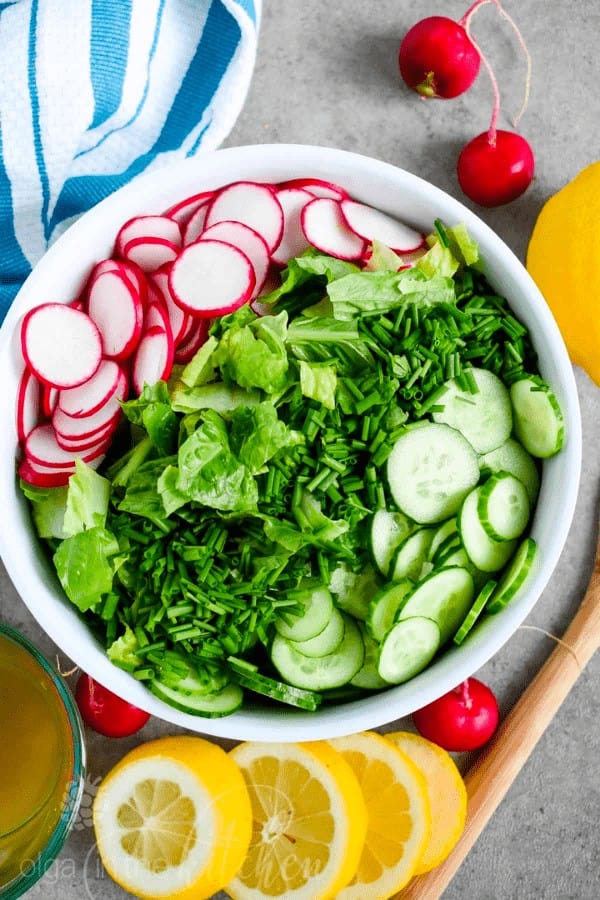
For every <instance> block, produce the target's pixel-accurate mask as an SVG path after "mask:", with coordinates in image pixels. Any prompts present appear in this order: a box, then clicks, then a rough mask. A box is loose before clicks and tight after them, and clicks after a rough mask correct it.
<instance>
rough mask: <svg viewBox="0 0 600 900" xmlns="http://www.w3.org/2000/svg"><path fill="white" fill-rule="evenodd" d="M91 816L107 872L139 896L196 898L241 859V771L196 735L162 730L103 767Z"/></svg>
mask: <svg viewBox="0 0 600 900" xmlns="http://www.w3.org/2000/svg"><path fill="white" fill-rule="evenodd" d="M93 821H94V829H95V833H96V840H97V844H98V852H99V854H100V858H101V859H102V862H103V864H104V866H105V868H106V870H107V872H108V873H109V875H110V876H111V877H112V878H113V879H114V880H115V881H116V882H117V884H119V885H120V886H121V887H122V888H124V889H125V890H127V891H129V892H130V893H132V894H134V895H135V896H137V897H147V898H153V897H168V898H170V900H192V898H193V900H201V898H204V897H210V896H211V895H212V894H214V893H215V892H216V891H219V890H220V889H221V888H222V887H223V886H224V885H225V884H226V883H227V882H228V881H229V880H230V878H232V877H233V875H234V874H235V873H236V872H237V870H238V869H239V867H240V866H241V864H242V862H243V860H244V857H245V855H246V852H247V850H248V845H249V843H250V835H251V822H252V815H251V809H250V800H249V797H248V791H247V790H246V785H245V783H244V779H243V777H242V774H241V772H240V771H239V769H238V767H237V766H236V765H235V763H234V761H233V760H232V759H231V758H230V757H229V755H228V754H227V753H226V752H225V751H224V750H223V749H222V748H221V747H219V746H217V745H216V744H211V743H209V741H206V740H204V739H203V738H200V737H191V736H183V735H182V736H179V737H164V738H159V739H158V740H155V741H149V742H148V743H146V744H143V745H142V746H140V747H137V748H136V749H135V750H132V751H131V752H130V753H128V754H127V755H126V756H124V757H123V759H122V760H121V761H120V762H119V763H118V764H117V765H116V766H115V767H114V768H113V769H112V770H111V771H110V772H109V773H108V775H107V776H106V778H105V779H104V781H103V782H102V784H101V785H100V788H99V790H98V793H97V795H96V798H95V801H94V808H93Z"/></svg>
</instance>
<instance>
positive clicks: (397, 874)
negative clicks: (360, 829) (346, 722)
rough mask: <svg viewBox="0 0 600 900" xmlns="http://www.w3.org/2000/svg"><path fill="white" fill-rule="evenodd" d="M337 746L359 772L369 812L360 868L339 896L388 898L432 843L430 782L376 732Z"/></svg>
mask: <svg viewBox="0 0 600 900" xmlns="http://www.w3.org/2000/svg"><path fill="white" fill-rule="evenodd" d="M331 744H332V746H334V747H335V748H336V749H337V750H338V751H339V752H340V753H341V754H342V756H343V757H344V759H346V760H347V761H348V763H349V764H350V766H351V767H352V769H353V770H354V772H355V773H356V776H357V778H358V781H359V784H360V786H361V789H362V792H363V796H364V798H365V802H366V804H367V813H368V826H367V836H366V839H365V844H364V849H363V853H362V856H361V859H360V863H359V865H358V870H357V872H356V875H355V876H354V878H353V879H352V881H351V882H350V883H349V884H348V886H347V887H345V888H344V889H343V890H341V891H340V892H339V894H338V898H339V900H366V898H368V900H379V898H381V900H384V898H386V897H391V896H392V895H393V894H395V893H396V892H397V891H399V890H401V889H402V888H403V887H404V886H405V885H406V884H407V883H408V882H409V880H410V879H411V878H412V876H413V875H414V873H415V870H416V868H417V866H418V864H419V862H420V860H421V857H422V855H423V853H424V851H425V848H426V846H427V843H428V841H429V835H430V833H431V814H430V810H429V802H428V799H427V786H426V784H425V778H424V777H423V775H422V774H421V772H420V771H419V769H418V768H417V766H415V764H414V763H413V762H412V761H411V760H410V759H409V757H408V756H406V754H405V753H403V752H402V751H401V750H399V749H398V748H397V747H395V746H394V745H393V744H392V742H391V741H387V740H386V739H385V738H383V737H382V736H381V735H379V734H375V733H374V732H371V731H364V732H361V733H360V734H353V735H349V736H348V737H344V738H336V739H335V740H333V741H331ZM314 896H316V895H314Z"/></svg>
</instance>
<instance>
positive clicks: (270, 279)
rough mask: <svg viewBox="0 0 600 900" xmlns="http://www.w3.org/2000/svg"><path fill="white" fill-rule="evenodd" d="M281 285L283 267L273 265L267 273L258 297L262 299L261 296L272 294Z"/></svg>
mask: <svg viewBox="0 0 600 900" xmlns="http://www.w3.org/2000/svg"><path fill="white" fill-rule="evenodd" d="M280 287H281V269H279V268H277V269H276V268H274V267H272V268H271V270H270V271H269V273H268V274H267V278H266V281H265V283H264V284H263V286H262V289H261V291H260V293H259V294H258V297H257V299H259V300H260V298H261V297H266V296H267V295H268V294H272V293H273V291H275V290H277V288H280ZM253 302H254V301H253Z"/></svg>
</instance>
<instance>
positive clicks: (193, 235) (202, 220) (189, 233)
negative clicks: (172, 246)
mask: <svg viewBox="0 0 600 900" xmlns="http://www.w3.org/2000/svg"><path fill="white" fill-rule="evenodd" d="M210 203H211V201H210V199H209V200H205V201H204V203H201V204H200V206H199V207H198V209H197V210H196V211H195V213H194V214H193V216H191V217H190V220H189V222H188V223H187V225H186V226H185V228H184V230H183V245H184V247H187V245H188V244H193V243H194V241H197V240H198V238H199V237H200V235H201V234H202V232H203V231H204V226H205V224H206V216H207V214H208V209H209V207H210Z"/></svg>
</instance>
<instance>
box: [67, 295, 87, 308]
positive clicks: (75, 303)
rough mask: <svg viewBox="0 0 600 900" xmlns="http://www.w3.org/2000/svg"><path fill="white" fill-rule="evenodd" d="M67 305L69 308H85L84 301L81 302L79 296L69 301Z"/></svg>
mask: <svg viewBox="0 0 600 900" xmlns="http://www.w3.org/2000/svg"><path fill="white" fill-rule="evenodd" d="M69 306H70V307H71V309H78V310H85V303H84V302H83V300H80V299H79V297H78V298H77V300H72V301H71V302H70V303H69Z"/></svg>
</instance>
